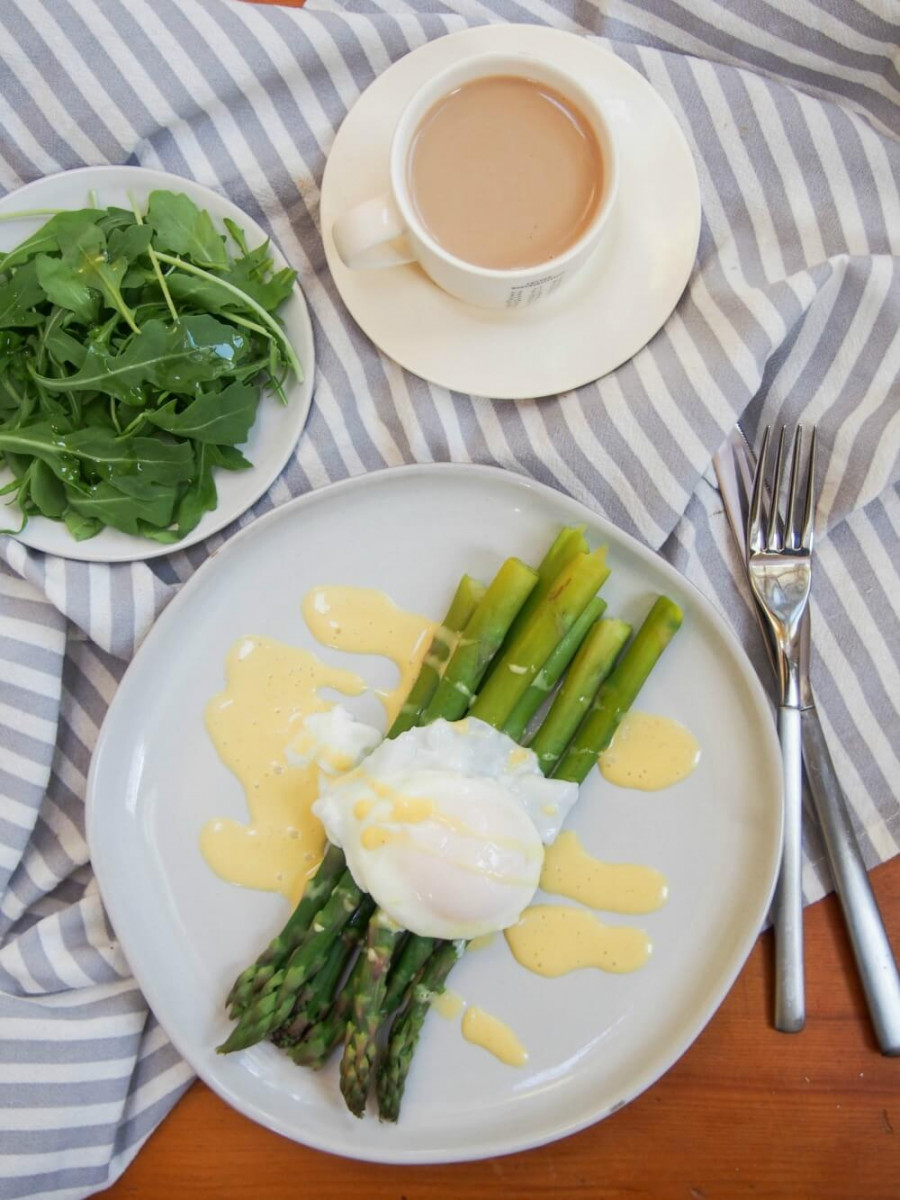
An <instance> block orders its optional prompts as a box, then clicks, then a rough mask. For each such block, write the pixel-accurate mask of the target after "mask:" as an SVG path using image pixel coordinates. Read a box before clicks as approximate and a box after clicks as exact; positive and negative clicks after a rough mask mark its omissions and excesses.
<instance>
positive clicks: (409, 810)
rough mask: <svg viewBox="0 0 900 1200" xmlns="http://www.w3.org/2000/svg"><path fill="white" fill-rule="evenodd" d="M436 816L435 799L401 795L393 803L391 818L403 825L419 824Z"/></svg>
mask: <svg viewBox="0 0 900 1200" xmlns="http://www.w3.org/2000/svg"><path fill="white" fill-rule="evenodd" d="M433 816H434V801H433V800H428V799H427V798H426V797H424V796H400V795H398V796H397V798H396V799H395V800H394V803H393V804H392V805H391V820H392V821H398V822H400V823H401V824H403V825H418V824H419V823H420V822H422V821H427V820H428V819H429V818H430V817H433Z"/></svg>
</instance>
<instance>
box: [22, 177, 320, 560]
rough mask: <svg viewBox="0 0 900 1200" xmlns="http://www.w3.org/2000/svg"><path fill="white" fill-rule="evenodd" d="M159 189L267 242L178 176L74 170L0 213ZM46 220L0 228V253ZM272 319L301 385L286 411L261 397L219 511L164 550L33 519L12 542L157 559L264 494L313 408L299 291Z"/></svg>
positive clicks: (210, 194) (278, 260)
mask: <svg viewBox="0 0 900 1200" xmlns="http://www.w3.org/2000/svg"><path fill="white" fill-rule="evenodd" d="M158 188H164V189H167V190H169V191H173V192H183V193H184V194H185V195H187V196H189V197H190V198H191V199H192V200H193V201H194V203H195V204H198V205H200V206H201V207H202V208H205V209H207V210H208V212H209V213H210V215H211V216H212V218H213V220H214V221H215V222H216V225H217V227H218V228H219V229H220V230H221V231H222V232H223V233H224V232H225V227H224V225H223V224H222V220H223V218H224V217H229V218H230V219H231V220H232V221H236V222H237V224H238V225H240V226H241V228H242V229H243V230H244V231H245V232H246V234H247V242H248V245H250V246H251V247H253V246H257V245H259V243H260V242H264V241H265V240H266V237H267V234H266V231H265V230H264V229H262V228H261V226H259V225H258V224H257V223H256V222H255V221H254V220H252V219H251V218H250V217H248V216H247V214H246V213H244V212H242V211H241V210H240V209H239V208H238V207H237V205H235V204H232V203H231V201H230V200H226V199H225V198H224V197H223V196H220V195H219V194H218V193H217V192H214V191H211V190H210V188H207V187H202V186H201V185H200V184H199V183H194V182H193V181H192V180H190V179H184V178H182V177H181V176H180V175H170V174H168V173H167V172H165V171H151V170H149V169H147V168H144V167H80V168H78V169H77V170H74V171H64V172H62V173H61V174H59V175H48V176H47V177H46V178H44V179H37V180H35V182H34V183H29V184H26V185H25V187H22V188H19V189H18V190H17V191H15V192H11V193H10V194H9V195H8V196H4V197H3V199H2V200H0V214H2V213H8V212H16V211H18V210H19V209H35V208H83V207H86V206H87V204H88V196H89V193H90V192H91V191H92V190H93V191H94V193H95V194H96V196H97V203H98V204H99V205H101V206H102V207H106V206H108V205H111V204H116V205H120V206H121V207H122V208H131V200H130V199H129V196H130V195H131V196H133V197H134V199H135V200H136V201H137V203H138V204H139V205H141V206H142V207H144V206H145V205H146V201H147V197H148V196H149V194H150V193H151V192H152V191H154V190H156V189H158ZM45 220H47V218H46V217H38V218H35V219H33V220H23V221H3V222H0V250H4V251H6V250H10V249H12V247H13V246H15V245H17V244H18V243H19V242H21V241H22V240H23V239H24V238H25V237H27V236H29V234H31V233H32V232H34V230H35V229H37V228H38V227H39V226H40V224H41V223H42V222H43V221H45ZM271 250H272V259H273V260H274V263H275V269H276V270H278V269H280V268H282V267H286V266H288V265H290V264H289V263H288V262H287V260H286V259H285V257H284V255H283V254H282V253H281V251H280V250H279V249H278V247H277V246H276V245H275V244H274V242H273V243H272V246H271ZM279 317H280V318H281V320H282V321H283V322H284V328H285V333H286V334H287V336H288V338H289V339H290V341H291V344H292V345H293V347H294V350H295V351H296V352H297V356H298V358H299V359H300V363H301V365H302V367H303V372H304V378H303V379H302V380H301V381H297V380H293V379H292V380H290V381H289V384H288V386H287V387H286V388H285V394H286V396H287V399H288V403H287V405H286V406H283V405H281V404H280V403H279V402H278V401H277V400H276V399H275V397H274V396H271V395H267V396H264V397H263V399H262V402H261V403H260V406H259V411H258V414H257V417H256V421H255V422H254V425H253V428H252V429H251V430H250V437H249V439H248V440H247V442H246V443H245V444H244V445H243V446H242V447H241V450H242V451H243V453H244V454H245V455H246V457H247V458H249V459H250V461H251V462H252V463H253V469H252V470H249V471H221V470H220V471H217V472H216V487H217V489H218V493H219V503H218V506H217V507H216V508H215V509H214V510H213V511H212V512H209V513H206V515H205V516H204V517H203V519H202V520H201V521H200V523H199V524H198V525H197V527H196V529H194V530H193V531H192V532H191V533H190V534H189V535H188V536H187V537H186V538H184V539H183V540H182V541H180V542H176V543H174V544H173V545H168V546H166V545H160V544H159V543H157V542H154V541H152V540H151V539H149V538H140V537H133V536H132V535H131V534H127V533H121V532H120V531H119V530H116V529H104V530H102V531H101V532H100V533H98V534H97V536H96V537H94V538H90V539H89V540H88V541H85V542H77V541H75V539H74V538H73V537H72V536H71V534H70V533H69V532H68V530H67V529H66V527H65V525H63V524H62V523H61V522H59V521H50V520H47V518H45V517H32V518H30V519H29V521H28V524H27V525H26V526H25V528H24V529H23V530H22V532H21V533H20V534H18V535H17V537H18V540H19V541H20V542H24V544H25V545H26V546H31V547H32V549H34V550H44V551H46V552H47V553H48V554H58V555H60V557H62V558H76V559H80V560H82V561H85V562H130V561H132V560H133V559H144V558H157V557H159V556H160V555H162V554H171V553H172V552H173V551H175V550H185V549H186V548H187V547H188V546H193V545H194V544H195V543H196V542H201V541H203V539H204V538H206V537H209V536H210V534H213V533H216V532H217V531H218V530H220V529H222V528H224V526H226V525H227V524H228V523H229V522H230V521H233V520H235V518H236V517H239V516H240V515H241V513H242V512H244V511H246V509H248V508H249V507H250V506H251V504H253V503H255V501H257V500H258V499H259V497H260V496H262V495H263V494H264V493H265V492H266V491H268V489H269V487H270V486H271V485H272V483H274V481H275V480H276V479H277V478H278V476H279V475H280V474H281V472H282V470H283V468H284V466H285V464H286V463H287V461H288V459H289V458H290V456H291V454H292V453H293V450H294V447H295V445H296V444H297V439H298V438H299V437H300V434H301V432H302V431H303V426H304V425H305V424H306V418H307V416H308V414H309V408H310V404H311V403H312V390H313V376H314V374H315V354H314V347H313V331H312V324H311V322H310V319H309V312H308V310H307V307H306V301H305V300H304V298H303V293H302V292H301V290H300V288H299V286H296V287H295V288H294V294H293V296H291V298H290V299H289V300H288V302H287V303H286V304H285V305H284V307H283V308H282V310H281V312H280V313H279ZM10 478H11V475H10V474H9V472H8V471H5V470H3V471H0V484H3V483H6V482H7V480H8V479H10ZM4 514H5V517H4V521H3V524H4V525H8V526H13V527H14V526H16V525H17V524H18V521H19V510H18V508H15V507H11V508H9V509H5V510H4Z"/></svg>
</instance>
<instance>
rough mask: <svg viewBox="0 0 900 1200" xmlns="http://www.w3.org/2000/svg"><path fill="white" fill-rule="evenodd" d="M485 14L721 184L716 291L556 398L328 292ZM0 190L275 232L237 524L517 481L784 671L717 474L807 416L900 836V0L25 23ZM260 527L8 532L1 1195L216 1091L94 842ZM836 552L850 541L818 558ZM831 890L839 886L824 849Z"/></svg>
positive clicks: (863, 802)
mask: <svg viewBox="0 0 900 1200" xmlns="http://www.w3.org/2000/svg"><path fill="white" fill-rule="evenodd" d="M487 21H519V22H522V21H529V22H535V23H546V24H549V25H554V26H557V27H559V28H561V29H567V30H571V31H573V32H576V33H580V34H583V35H584V36H587V37H590V38H593V39H596V40H597V41H598V43H599V44H602V45H604V46H607V47H609V48H611V49H612V50H614V51H615V53H617V54H619V55H620V56H621V57H622V58H623V59H624V60H625V61H626V62H628V63H630V64H631V65H632V66H634V67H635V68H636V69H637V70H638V71H640V72H641V73H642V74H643V75H645V76H646V77H647V78H648V79H649V80H650V82H651V83H652V84H653V86H654V87H655V88H656V89H657V90H658V91H659V92H660V94H661V95H662V96H663V97H664V98H665V100H666V102H667V103H668V104H669V105H670V107H671V109H672V111H673V112H674V114H675V116H676V118H677V120H678V121H679V122H680V124H681V126H682V128H683V129H684V131H685V133H686V135H687V137H688V139H689V141H690V144H691V147H692V149H693V152H694V154H695V156H696V161H697V165H698V169H699V173H700V181H701V187H702V194H703V212H704V221H703V230H702V236H701V241H700V250H699V257H698V261H697V266H696V270H695V272H694V275H693V277H692V279H691V282H690V285H689V287H688V290H687V292H686V294H685V296H684V298H683V299H682V301H681V303H680V304H679V306H678V308H677V310H676V312H675V313H674V314H673V316H672V317H671V319H670V320H669V321H668V323H667V324H666V327H665V329H664V330H663V331H662V332H661V333H660V334H659V335H658V336H657V337H656V338H655V339H654V340H653V342H652V343H651V345H649V346H648V347H647V348H646V349H644V350H642V351H641V352H640V353H639V354H638V355H637V356H636V357H635V358H634V359H633V360H632V361H631V362H629V363H627V364H626V365H625V366H623V367H621V368H620V369H619V370H617V371H616V372H615V373H614V374H613V375H611V376H609V377H607V378H606V379H603V380H602V381H601V382H600V383H597V384H593V385H591V386H589V387H584V388H581V389H580V390H579V391H578V392H575V393H570V394H567V395H564V396H560V397H558V398H556V399H549V400H544V401H541V402H540V403H535V404H522V405H515V404H509V403H494V402H492V401H491V400H489V399H478V398H473V397H470V396H464V395H459V394H451V393H448V392H446V391H444V390H442V389H441V388H438V387H431V386H430V385H428V384H427V383H424V382H422V381H421V380H419V379H416V378H414V377H412V376H410V375H408V374H406V373H405V372H404V371H402V370H401V369H400V368H399V367H397V366H396V365H394V364H393V363H391V362H389V361H387V360H386V359H384V358H383V357H382V356H381V355H380V354H379V353H378V351H377V350H376V349H375V348H374V347H373V346H372V345H370V344H369V343H368V342H367V340H366V339H365V338H364V337H363V336H362V335H361V334H360V332H359V330H358V329H356V327H355V326H354V324H353V322H352V321H351V320H350V318H349V317H348V315H347V313H346V312H345V311H344V309H343V307H342V305H341V302H340V300H339V298H338V296H337V294H336V292H335V289H334V287H333V285H332V283H331V281H330V279H329V277H328V273H327V271H326V269H325V263H324V256H323V252H322V243H321V240H320V238H319V231H318V225H317V222H318V211H319V185H320V181H321V178H322V170H323V167H324V165H325V159H326V156H327V154H328V150H329V147H330V146H331V144H332V141H333V139H334V136H335V132H336V130H337V129H338V127H339V126H340V123H341V120H342V119H343V117H344V114H345V113H346V111H347V109H348V108H349V107H350V106H351V105H352V104H353V103H354V101H355V100H356V98H357V96H358V95H359V94H360V92H361V91H362V90H363V89H364V88H365V87H366V86H367V85H368V84H369V83H370V82H371V81H372V79H373V78H374V77H375V76H376V75H377V74H378V73H379V72H381V71H383V70H384V69H385V68H386V67H387V66H388V65H389V64H390V63H391V62H393V61H394V60H396V59H398V58H400V57H401V56H402V55H404V54H406V53H407V52H408V51H410V50H413V49H415V48H416V47H417V46H419V45H421V44H422V43H423V42H425V41H427V40H429V39H431V38H436V37H440V36H441V35H442V34H445V33H447V32H451V31H455V30H458V29H460V28H462V27H464V26H465V25H467V24H473V23H479V22H487ZM0 38H2V41H0V45H2V60H0V188H2V189H4V190H9V189H12V188H15V187H18V186H19V185H20V184H23V183H25V182H27V181H29V180H32V179H35V178H37V177H39V176H41V175H44V174H47V173H50V172H54V171H59V170H62V169H64V168H68V167H79V166H82V165H85V164H89V163H106V162H112V163H139V164H143V165H146V166H151V167H158V168H162V169H165V170H167V171H173V172H175V173H177V174H181V175H186V176H191V177H193V178H195V179H197V180H199V181H200V182H202V183H204V184H207V185H208V186H210V187H213V188H216V189H218V190H220V191H221V192H223V193H224V194H226V195H228V196H229V197H230V198H231V199H232V200H234V201H236V202H237V203H238V204H239V205H240V206H241V207H242V208H244V209H245V210H246V211H247V212H248V213H250V214H251V215H252V216H253V217H254V218H255V219H256V220H258V221H260V222H261V223H262V224H263V225H264V226H266V227H267V228H269V229H271V231H272V234H273V235H274V237H275V238H276V239H277V241H278V242H279V244H280V245H281V247H282V248H283V250H284V252H285V254H286V255H287V257H288V259H289V260H290V261H291V262H292V263H293V264H294V265H296V266H297V267H298V268H299V269H300V272H301V277H302V281H303V286H304V288H305V290H306V295H307V297H308V299H309V302H310V306H311V309H312V313H313V318H314V321H315V325H316V340H317V345H318V350H319V368H318V373H317V378H316V392H315V405H314V408H313V411H312V415H311V418H310V421H309V424H308V426H307V429H306V432H305V433H304V435H303V437H302V439H301V441H300V444H299V446H298V448H297V451H296V453H295V455H294V457H293V458H292V460H291V462H290V464H289V465H288V467H287V468H286V470H285V471H284V473H283V475H282V477H281V478H280V479H279V480H278V482H277V483H276V484H275V485H274V486H273V487H272V489H271V491H270V492H269V494H268V495H267V496H266V497H265V498H264V499H263V500H261V501H260V502H259V504H257V505H256V507H255V509H254V511H253V512H250V513H247V514H246V515H245V516H244V517H243V518H242V519H241V521H240V522H239V523H238V524H239V525H245V524H247V523H248V522H250V521H252V520H253V519H254V517H256V516H258V515H259V514H260V513H263V512H265V511H267V510H268V509H270V508H272V507H273V506H274V505H277V504H280V503H282V502H284V501H285V500H287V499H288V498H290V497H291V496H296V495H299V494H301V493H303V492H306V491H308V490H309V489H311V488H318V487H321V486H323V485H324V484H326V483H328V482H330V481H331V480H336V479H341V478H344V477H346V476H348V475H355V474H359V473H361V472H364V471H368V470H372V469H375V468H378V467H383V466H388V465H393V464H396V463H402V462H408V461H421V462H430V461H435V460H447V459H452V460H455V461H473V462H481V463H494V464H501V465H502V466H505V467H508V468H509V469H511V470H513V471H518V472H521V473H523V474H526V475H531V476H533V477H535V478H537V479H540V480H542V481H544V482H545V483H549V484H551V485H552V486H554V487H557V488H559V489H561V490H562V491H564V492H568V493H570V494H571V495H573V496H575V497H577V498H578V499H579V500H581V501H583V502H584V503H586V504H588V505H590V506H591V507H592V508H594V509H596V510H597V511H598V512H601V513H603V514H604V515H605V516H607V517H609V518H611V519H612V520H613V521H616V522H617V523H618V524H619V525H620V526H621V527H622V528H624V529H625V530H627V531H628V532H629V533H632V534H634V535H636V536H637V537H639V538H641V539H643V540H644V541H645V542H646V543H648V544H649V545H651V546H654V547H656V548H658V549H660V550H661V551H662V553H663V554H664V555H665V556H666V557H667V558H668V559H669V560H670V561H671V562H673V563H674V564H675V565H676V566H677V567H678V568H679V569H680V570H681V571H683V572H685V574H686V575H688V576H689V577H690V578H691V579H692V580H693V581H694V582H695V583H696V584H697V585H698V586H699V587H700V588H701V589H702V590H703V591H704V592H706V593H707V594H708V595H710V596H711V597H713V598H714V599H715V600H717V602H718V603H719V604H720V606H721V608H722V610H723V611H724V612H725V613H726V614H727V616H728V617H729V619H730V620H731V621H732V622H733V623H734V625H735V627H736V628H737V630H738V633H739V635H740V636H741V637H742V638H743V640H744V643H745V645H746V646H747V648H748V651H749V653H750V654H751V655H752V657H753V659H754V661H755V662H757V663H758V664H759V667H760V670H761V671H762V672H763V673H765V670H766V667H765V663H764V660H763V656H762V652H761V647H760V644H759V641H758V635H757V632H756V629H755V626H754V622H753V620H752V617H751V610H750V608H749V604H748V594H747V589H746V586H745V584H744V582H743V578H742V574H741V571H740V569H739V564H738V562H737V559H736V556H735V552H734V549H733V547H732V545H731V541H730V538H729V534H728V531H727V528H726V525H725V521H724V517H723V513H722V506H721V503H720V500H719V497H718V494H717V492H716V491H715V487H714V483H713V477H712V475H711V474H710V459H711V455H712V453H713V452H714V450H715V449H716V448H717V446H718V445H719V444H720V443H721V441H722V440H723V438H724V437H725V435H726V433H727V432H728V430H729V428H730V427H731V426H732V425H733V423H734V421H735V418H736V417H738V416H743V419H744V422H745V427H746V428H747V430H748V432H749V433H750V434H751V436H752V435H753V434H754V433H755V432H756V431H757V429H758V428H759V426H760V425H761V424H763V423H765V422H775V421H781V420H786V421H788V422H794V421H796V420H798V419H799V418H801V417H803V418H804V419H805V420H811V421H817V422H818V425H819V430H820V434H821V435H822V437H821V443H822V449H823V452H824V453H823V456H822V459H823V461H822V464H821V466H822V476H821V477H822V479H823V480H824V485H823V486H822V488H821V494H822V503H821V510H820V519H821V527H822V531H823V533H825V534H826V536H823V537H822V539H821V542H820V550H819V554H818V561H817V564H816V583H815V589H814V591H815V596H814V602H813V603H814V609H815V612H814V627H815V631H816V668H815V685H816V688H817V692H818V697H819V701H820V708H821V714H822V720H823V724H824V726H825V732H826V734H827V736H828V739H829V742H830V745H831V749H832V752H833V755H834V759H835V763H836V766H837V770H838V773H839V775H840V778H841V782H842V784H843V786H844V788H845V790H846V793H847V796H848V797H849V800H850V804H851V805H852V809H853V816H854V821H855V825H856V829H857V833H858V835H859V838H860V841H861V843H862V846H863V849H864V853H865V856H866V860H867V862H868V863H869V864H870V865H871V864H874V863H877V862H880V861H883V860H884V859H887V858H890V857H891V856H892V855H894V854H896V853H897V847H898V838H900V803H898V795H900V606H898V597H900V490H898V483H900V399H898V396H900V392H898V387H897V375H898V369H900V334H898V329H900V265H898V261H897V258H896V255H897V251H898V243H900V200H898V186H900V144H898V138H900V90H898V71H897V57H896V54H897V50H896V48H897V45H898V42H900V6H898V5H897V3H896V0H829V3H828V4H827V5H822V4H819V3H816V2H815V0H692V3H691V4H689V5H684V4H673V3H670V2H669V0H600V3H595V4H586V3H583V2H581V0H419V3H415V2H410V3H403V2H402V0H356V2H348V3H345V4H341V3H339V2H338V0H318V2H315V0H312V2H311V3H310V4H309V5H308V6H307V8H306V9H304V10H302V11H298V10H288V9H281V8H269V7H260V8H255V7H252V6H250V5H246V4H242V3H236V2H232V0H0ZM236 527H237V526H235V527H232V528H231V529H229V530H226V531H225V533H223V534H220V535H218V536H217V537H215V538H212V539H210V541H209V542H208V543H207V544H206V545H204V546H197V547H195V548H194V549H192V550H189V551H186V552H182V553H175V554H172V555H171V556H170V557H168V558H165V559H155V560H154V561H153V562H151V563H148V564H140V563H138V564H134V565H125V566H113V567H105V566H95V565H92V566H88V565H83V564H78V563H71V562H63V561H60V560H57V559H53V558H49V557H46V556H44V555H42V554H38V553H33V552H31V551H29V550H27V549H25V548H24V547H23V546H22V545H21V544H20V543H18V542H16V541H14V540H10V539H8V538H0V657H2V668H0V794H2V801H0V1021H2V1026H0V1105H2V1110H3V1111H2V1117H0V1154H2V1156H3V1157H2V1162H0V1196H2V1197H4V1198H7V1200H11V1198H12V1197H20V1196H38V1195H40V1196H44V1195H46V1196H54V1197H68V1196H72V1197H75V1196H83V1195H86V1194H88V1193H90V1192H92V1191H94V1190H97V1189H99V1188H102V1187H103V1186H104V1185H106V1184H107V1183H109V1182H110V1181H111V1180H112V1179H114V1178H115V1177H116V1176H117V1175H118V1174H119V1173H120V1172H121V1171H122V1170H123V1168H124V1167H125V1165H126V1164H127V1163H128V1162H129V1160H130V1159H131V1157H132V1156H133V1155H134V1154H135V1153H136V1151H137V1150H138V1148H139V1147H140V1145H141V1143H142V1141H143V1140H144V1138H146V1136H147V1135H148V1134H149V1133H150V1131H151V1130H152V1129H153V1128H154V1126H155V1125H156V1124H157V1123H158V1121H159V1120H160V1119H161V1118H162V1117H163V1115H164V1114H165V1113H166V1112H167V1111H168V1109H169V1108H170V1107H171V1106H172V1105H173V1104H174V1103H175V1101H176V1099H177V1098H178V1096H179V1095H180V1094H181V1092H182V1091H183V1090H184V1088H185V1087H186V1086H187V1084H188V1082H189V1080H190V1072H189V1070H188V1068H187V1067H186V1066H185V1064H184V1063H182V1062H181V1061H180V1060H179V1059H178V1057H177V1055H176V1054H175V1053H174V1051H173V1050H172V1047H171V1045H170V1044H169V1042H168V1040H167V1039H166V1036H165V1034H164V1032H163V1031H162V1030H161V1029H160V1028H159V1027H158V1026H157V1025H156V1024H155V1022H154V1020H153V1017H152V1015H151V1014H149V1013H148V1012H147V1009H146V1006H145V1005H144V1003H143V1000H142V998H141V996H140V994H139V992H138V991H137V989H136V987H135V984H134V982H133V980H132V979H131V978H130V977H129V971H128V964H127V963H126V961H125V959H124V958H123V956H122V954H121V952H120V950H119V947H118V946H117V944H116V939H115V934H114V932H113V931H112V930H111V929H110V928H109V926H108V925H107V923H106V921H105V919H104V914H103V911H102V909H101V907H100V904H99V901H98V896H97V891H96V887H95V884H94V881H93V878H92V875H91V869H90V864H89V861H88V851H87V847H86V845H85V841H84V811H83V801H84V788H85V776H86V774H87V769H88V762H89V759H90V755H91V750H92V747H93V746H94V743H95V740H96V737H97V730H98V728H99V726H100V723H101V721H102V720H103V715H104V713H105V711H106V708H107V706H108V704H109V703H110V701H111V699H112V697H113V695H114V693H115V690H116V685H117V682H118V680H119V678H120V677H121V674H122V671H123V670H124V667H125V664H126V662H127V660H128V659H129V657H130V656H131V655H132V654H133V653H134V651H135V649H136V647H137V646H138V645H139V643H140V641H141V638H142V637H143V635H144V634H145V633H146V631H147V629H148V627H149V625H150V623H151V622H152V621H153V618H154V616H155V615H156V614H157V613H158V612H159V611H160V610H161V609H162V607H163V606H164V605H165V604H166V602H167V601H168V600H169V599H170V598H171V597H172V595H173V594H174V592H175V591H176V589H177V588H178V586H179V584H180V583H181V582H182V581H183V580H184V579H186V578H187V577H188V576H189V575H190V574H191V572H192V571H193V570H195V568H196V567H197V566H198V565H199V564H200V563H201V562H203V560H204V559H205V558H206V556H207V555H208V554H210V553H211V552H212V551H213V550H214V549H215V548H216V546H218V545H220V544H221V542H222V541H223V540H224V538H226V537H227V536H228V535H229V534H230V533H233V532H234V530H235V528H236ZM826 531H827V533H826ZM808 852H809V853H808V859H807V871H806V878H805V884H806V896H807V900H813V899H816V898H817V897H819V896H821V895H822V894H823V892H824V891H825V890H826V889H827V887H828V886H829V884H828V881H827V879H826V877H825V875H824V873H823V871H822V868H821V863H820V853H819V848H818V846H817V844H816V842H815V839H814V837H813V836H810V839H809V844H808Z"/></svg>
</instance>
